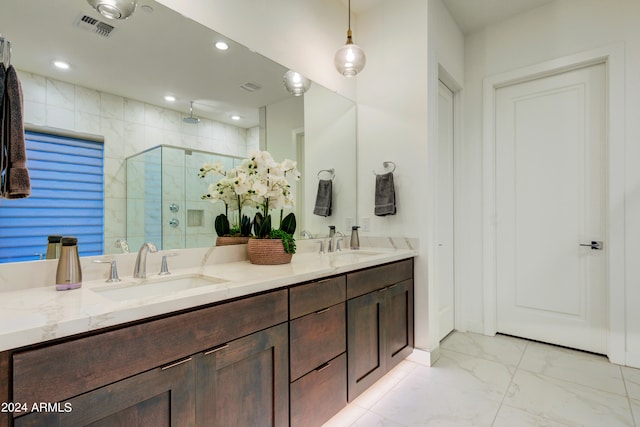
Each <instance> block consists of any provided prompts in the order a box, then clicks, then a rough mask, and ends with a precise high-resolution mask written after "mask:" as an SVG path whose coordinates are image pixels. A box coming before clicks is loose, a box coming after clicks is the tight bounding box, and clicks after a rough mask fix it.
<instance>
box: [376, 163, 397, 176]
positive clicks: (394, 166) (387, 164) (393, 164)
mask: <svg viewBox="0 0 640 427" xmlns="http://www.w3.org/2000/svg"><path fill="white" fill-rule="evenodd" d="M389 165H391V166H393V169H391V170H390V171H386V172H384V173H389V172H391V173H393V172H394V171H395V170H396V164H395V163H393V162H392V161H389V160H385V161H384V162H382V167H383V168H385V169H386V168H388V167H389ZM373 174H374V175H383V174H377V173H376V171H373Z"/></svg>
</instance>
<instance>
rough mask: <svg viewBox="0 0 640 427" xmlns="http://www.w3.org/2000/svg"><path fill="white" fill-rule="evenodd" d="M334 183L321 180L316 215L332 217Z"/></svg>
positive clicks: (314, 209) (317, 195) (328, 180)
mask: <svg viewBox="0 0 640 427" xmlns="http://www.w3.org/2000/svg"><path fill="white" fill-rule="evenodd" d="M332 186H333V181H332V180H330V179H321V180H320V181H318V193H317V194H316V206H315V208H313V213H314V215H319V216H331V200H332V199H333V189H332Z"/></svg>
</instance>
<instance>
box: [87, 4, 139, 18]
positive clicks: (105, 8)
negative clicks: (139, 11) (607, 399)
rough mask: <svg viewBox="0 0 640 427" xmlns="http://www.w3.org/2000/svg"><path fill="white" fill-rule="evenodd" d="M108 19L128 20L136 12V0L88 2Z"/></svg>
mask: <svg viewBox="0 0 640 427" xmlns="http://www.w3.org/2000/svg"><path fill="white" fill-rule="evenodd" d="M87 2H88V3H89V4H90V5H91V7H93V8H94V9H95V10H97V11H98V12H99V13H100V14H101V15H102V16H104V17H105V18H108V19H127V18H128V17H129V16H131V14H132V13H133V12H134V11H135V10H136V0H87Z"/></svg>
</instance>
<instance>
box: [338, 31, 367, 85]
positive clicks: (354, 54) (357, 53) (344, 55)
mask: <svg viewBox="0 0 640 427" xmlns="http://www.w3.org/2000/svg"><path fill="white" fill-rule="evenodd" d="M333 60H334V63H335V65H336V69H337V70H338V72H339V73H340V74H342V75H343V76H345V77H353V76H355V75H356V74H358V73H359V72H360V71H362V69H363V68H364V66H365V64H366V63H367V57H366V56H365V55H364V51H363V50H362V48H360V46H358V45H356V44H353V42H352V41H351V36H349V37H348V38H347V44H345V45H344V46H342V47H341V48H340V49H338V51H337V52H336V55H335V57H334V59H333Z"/></svg>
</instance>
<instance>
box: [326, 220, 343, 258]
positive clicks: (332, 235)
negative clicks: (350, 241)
mask: <svg viewBox="0 0 640 427" xmlns="http://www.w3.org/2000/svg"><path fill="white" fill-rule="evenodd" d="M338 237H344V233H342V232H341V231H336V226H335V225H330V226H329V244H328V245H327V252H340V241H341V240H342V239H338Z"/></svg>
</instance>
